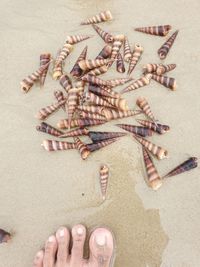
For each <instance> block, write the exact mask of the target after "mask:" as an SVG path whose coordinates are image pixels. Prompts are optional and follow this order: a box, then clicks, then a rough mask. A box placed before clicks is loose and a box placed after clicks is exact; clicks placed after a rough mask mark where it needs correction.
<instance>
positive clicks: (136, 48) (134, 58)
mask: <svg viewBox="0 0 200 267" xmlns="http://www.w3.org/2000/svg"><path fill="white" fill-rule="evenodd" d="M143 50H144V48H143V47H142V46H141V45H140V44H135V46H134V51H133V55H132V57H131V60H130V65H129V69H128V75H130V74H131V72H132V71H133V70H134V68H135V66H136V64H137V63H138V61H139V59H140V58H141V55H142V53H143Z"/></svg>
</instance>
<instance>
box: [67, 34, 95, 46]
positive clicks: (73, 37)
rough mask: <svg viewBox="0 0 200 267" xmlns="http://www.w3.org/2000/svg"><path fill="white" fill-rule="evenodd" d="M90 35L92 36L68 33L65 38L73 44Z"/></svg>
mask: <svg viewBox="0 0 200 267" xmlns="http://www.w3.org/2000/svg"><path fill="white" fill-rule="evenodd" d="M90 37H92V36H90V35H81V34H80V35H69V36H67V38H66V43H68V44H71V45H73V44H77V43H79V42H82V41H85V40H87V39H89V38H90Z"/></svg>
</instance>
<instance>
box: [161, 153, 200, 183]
mask: <svg viewBox="0 0 200 267" xmlns="http://www.w3.org/2000/svg"><path fill="white" fill-rule="evenodd" d="M197 166H198V159H197V158H196V157H191V158H189V159H188V160H186V161H184V162H183V163H181V164H180V165H178V166H177V167H176V168H174V169H173V170H172V171H170V172H169V173H167V174H166V175H165V176H164V177H163V178H168V177H172V176H174V175H178V174H181V173H183V172H186V171H190V170H191V169H194V168H196V167H197Z"/></svg>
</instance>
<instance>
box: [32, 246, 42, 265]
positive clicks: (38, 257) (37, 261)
mask: <svg viewBox="0 0 200 267" xmlns="http://www.w3.org/2000/svg"><path fill="white" fill-rule="evenodd" d="M43 258H44V252H43V250H40V251H38V253H37V254H36V256H35V259H34V261H33V267H42V266H43Z"/></svg>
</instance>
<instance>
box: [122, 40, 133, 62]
mask: <svg viewBox="0 0 200 267" xmlns="http://www.w3.org/2000/svg"><path fill="white" fill-rule="evenodd" d="M131 58H132V53H131V48H130V44H129V41H128V38H127V37H126V38H125V40H124V60H125V61H126V62H129V61H130V60H131Z"/></svg>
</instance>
